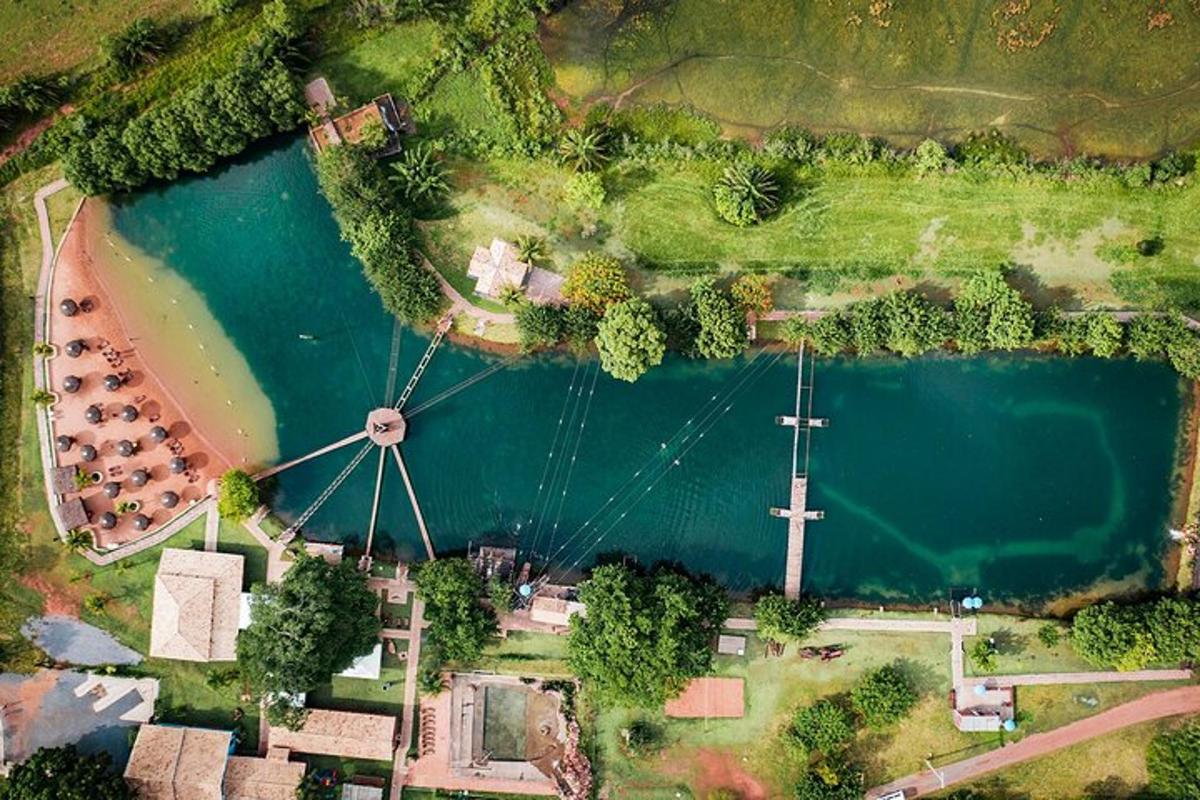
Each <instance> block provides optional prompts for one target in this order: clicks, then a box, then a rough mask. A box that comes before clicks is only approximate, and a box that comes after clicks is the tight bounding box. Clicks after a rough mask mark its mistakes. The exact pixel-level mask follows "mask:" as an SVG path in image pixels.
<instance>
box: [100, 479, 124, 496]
mask: <svg viewBox="0 0 1200 800" xmlns="http://www.w3.org/2000/svg"><path fill="white" fill-rule="evenodd" d="M120 493H121V484H119V483H117V482H116V481H109V482H108V483H106V484H104V496H105V497H107V498H109V499H110V500H111V499H112V498H114V497H116V496H117V495H119V494H120Z"/></svg>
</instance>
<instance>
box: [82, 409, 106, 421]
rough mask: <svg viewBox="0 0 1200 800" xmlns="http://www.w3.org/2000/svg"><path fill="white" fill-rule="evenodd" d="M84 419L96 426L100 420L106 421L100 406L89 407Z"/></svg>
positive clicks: (84, 413)
mask: <svg viewBox="0 0 1200 800" xmlns="http://www.w3.org/2000/svg"><path fill="white" fill-rule="evenodd" d="M83 418H84V419H86V420H87V421H88V422H90V423H91V424H93V425H95V424H96V423H98V422H99V421H100V420H102V419H104V412H103V411H101V410H100V406H98V405H90V406H88V407H87V410H86V411H84V412H83Z"/></svg>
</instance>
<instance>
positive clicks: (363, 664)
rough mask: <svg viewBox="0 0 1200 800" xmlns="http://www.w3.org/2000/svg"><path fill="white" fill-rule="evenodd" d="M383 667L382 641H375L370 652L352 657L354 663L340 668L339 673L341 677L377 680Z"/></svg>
mask: <svg viewBox="0 0 1200 800" xmlns="http://www.w3.org/2000/svg"><path fill="white" fill-rule="evenodd" d="M382 669H383V643H382V642H378V643H376V645H375V647H374V648H373V649H372V650H371V652H369V653H367V654H366V655H365V656H359V657H358V658H356V659H354V663H353V664H351V665H350V666H349V667H347V668H346V669H344V670H342V671H341V672H340V673H339V675H340V676H341V677H343V678H363V679H365V680H371V681H377V680H379V675H380V672H381V670H382Z"/></svg>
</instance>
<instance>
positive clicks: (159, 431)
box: [150, 425, 167, 443]
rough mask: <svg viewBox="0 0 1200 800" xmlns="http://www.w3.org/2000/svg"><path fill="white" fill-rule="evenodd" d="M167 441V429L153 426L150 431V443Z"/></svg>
mask: <svg viewBox="0 0 1200 800" xmlns="http://www.w3.org/2000/svg"><path fill="white" fill-rule="evenodd" d="M166 440H167V429H166V428H164V427H163V426H162V425H155V426H154V427H153V428H151V429H150V441H152V442H155V443H158V442H165V441H166Z"/></svg>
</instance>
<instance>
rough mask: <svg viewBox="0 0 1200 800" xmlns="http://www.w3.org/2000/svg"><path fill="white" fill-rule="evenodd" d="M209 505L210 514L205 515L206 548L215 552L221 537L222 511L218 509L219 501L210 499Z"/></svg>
mask: <svg viewBox="0 0 1200 800" xmlns="http://www.w3.org/2000/svg"><path fill="white" fill-rule="evenodd" d="M207 505H208V514H207V515H206V516H205V517H204V549H205V550H207V551H208V552H210V553H215V552H217V544H218V543H219V541H220V538H221V512H220V511H218V510H217V501H215V500H209V501H208V502H207Z"/></svg>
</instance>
